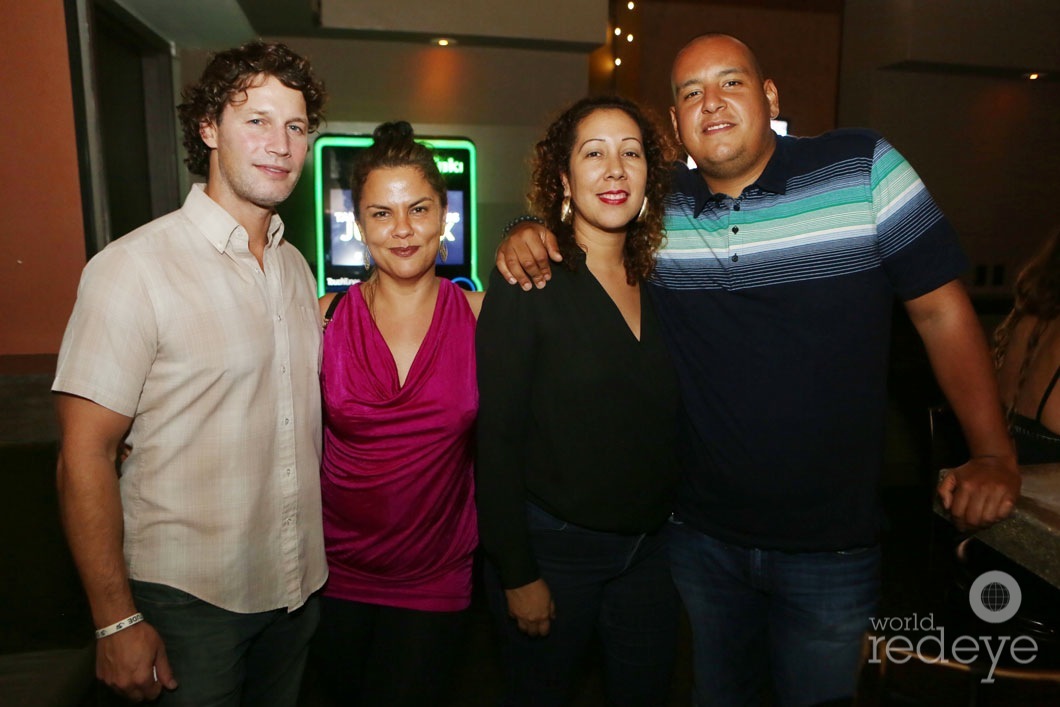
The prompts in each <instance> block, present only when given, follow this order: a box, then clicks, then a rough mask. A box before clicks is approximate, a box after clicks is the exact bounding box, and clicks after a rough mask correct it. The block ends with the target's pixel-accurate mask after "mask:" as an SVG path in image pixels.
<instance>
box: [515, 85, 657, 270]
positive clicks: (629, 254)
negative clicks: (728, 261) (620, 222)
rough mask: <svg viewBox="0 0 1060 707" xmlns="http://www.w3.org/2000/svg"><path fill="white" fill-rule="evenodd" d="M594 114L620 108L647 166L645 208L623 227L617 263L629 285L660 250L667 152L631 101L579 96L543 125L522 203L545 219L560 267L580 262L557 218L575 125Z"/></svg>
mask: <svg viewBox="0 0 1060 707" xmlns="http://www.w3.org/2000/svg"><path fill="white" fill-rule="evenodd" d="M598 110H620V111H622V112H623V113H625V114H626V115H628V116H629V117H630V118H631V119H632V120H633V122H635V123H636V124H637V127H639V128H640V132H641V137H642V139H643V145H644V158H645V163H646V165H647V168H648V169H647V172H648V174H647V177H648V179H647V185H646V186H645V196H646V197H647V199H648V206H647V209H646V210H645V212H644V216H643V217H641V218H640V219H634V220H633V221H631V222H630V223H629V226H628V231H627V234H626V243H625V247H624V249H623V254H622V260H623V263H624V265H625V266H626V280H627V281H628V282H629V284H631V285H633V284H636V283H637V282H639V281H641V280H645V279H647V278H648V277H649V276H650V275H651V273H652V271H653V270H654V269H655V255H656V253H657V252H658V251H659V248H661V247H662V244H663V240H664V235H663V200H664V199H665V198H666V194H667V192H668V191H669V188H670V180H669V175H670V165H669V163H670V161H671V160H672V159H673V154H674V152H673V148H672V145H671V143H670V141H669V138H668V136H667V135H668V134H667V133H665V132H664V131H662V130H660V129H659V126H658V123H657V121H656V120H655V118H654V117H653V116H651V115H650V114H648V113H647V112H646V111H645V110H644V109H643V108H641V107H640V106H638V105H637V104H636V103H634V102H632V101H630V100H628V99H625V98H622V97H620V96H594V97H591V98H583V99H581V100H580V101H578V102H576V103H574V104H573V105H571V106H570V107H569V108H567V109H566V110H565V111H563V113H562V114H561V115H560V116H559V117H558V118H557V119H556V120H555V121H553V123H552V124H551V125H550V126H548V131H547V132H546V133H545V137H544V139H542V140H541V141H540V142H538V143H537V146H536V147H535V154H534V161H533V176H532V178H531V184H530V193H529V195H528V196H527V199H528V200H529V203H530V211H531V212H532V213H533V214H534V215H535V216H538V217H540V218H541V219H543V220H544V221H545V225H546V226H547V227H548V229H549V230H550V231H552V233H554V234H555V235H556V240H557V241H558V243H559V250H560V252H561V253H562V254H563V263H564V264H565V265H566V266H567V267H568V268H571V269H575V268H576V267H577V265H578V263H580V262H583V261H584V257H585V253H584V251H583V250H582V249H581V248H580V247H579V246H578V244H577V243H576V242H575V240H574V228H573V227H572V225H571V224H569V223H564V222H563V219H562V218H561V214H560V211H561V208H562V204H563V182H562V180H561V178H562V177H563V175H567V174H569V172H570V160H571V153H572V152H573V151H574V141H575V139H576V137H577V133H578V126H579V125H580V124H581V122H582V121H583V120H585V119H586V118H587V117H589V116H590V115H591V114H592V113H595V112H596V111H598Z"/></svg>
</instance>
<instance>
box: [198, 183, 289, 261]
mask: <svg viewBox="0 0 1060 707" xmlns="http://www.w3.org/2000/svg"><path fill="white" fill-rule="evenodd" d="M181 211H182V212H183V213H184V215H185V216H186V217H187V219H188V220H189V221H191V223H192V224H193V225H194V226H195V227H196V229H198V231H199V233H201V234H202V235H203V237H204V238H205V239H206V240H208V241H209V242H210V244H211V245H212V246H213V247H214V248H216V249H217V252H218V253H223V252H225V250H227V248H228V246H229V243H230V242H231V241H232V237H233V236H235V235H237V234H239V235H242V237H243V238H244V239H245V238H246V237H247V235H246V229H245V228H243V227H242V226H240V225H239V222H238V221H236V220H235V219H234V218H233V217H232V214H230V213H228V212H227V211H225V209H224V207H222V206H221V205H220V204H218V203H217V202H216V201H214V200H213V199H211V198H210V197H208V196H207V195H206V185H205V184H201V183H199V184H193V185H191V191H190V192H188V197H187V198H186V199H185V200H184V206H182V207H181ZM282 238H283V219H281V218H280V216H279V214H276V213H274V214H273V215H272V218H271V220H270V221H269V236H268V242H267V243H266V244H265V247H266V248H273V247H276V246H278V245H279V244H280V241H281V239H282Z"/></svg>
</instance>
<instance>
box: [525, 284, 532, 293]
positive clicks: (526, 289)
mask: <svg viewBox="0 0 1060 707" xmlns="http://www.w3.org/2000/svg"><path fill="white" fill-rule="evenodd" d="M530 289H531V286H530V283H529V282H527V283H525V284H524V285H523V292H529V291H530Z"/></svg>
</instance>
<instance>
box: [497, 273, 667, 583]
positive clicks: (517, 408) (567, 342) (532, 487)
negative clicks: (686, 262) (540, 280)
mask: <svg viewBox="0 0 1060 707" xmlns="http://www.w3.org/2000/svg"><path fill="white" fill-rule="evenodd" d="M649 289H650V288H648V287H645V286H642V287H641V290H640V291H641V338H640V341H638V340H637V339H636V337H634V336H633V333H632V332H631V331H630V329H629V327H628V326H627V324H626V322H625V320H624V319H623V317H622V313H621V312H620V311H619V309H618V307H617V306H616V305H615V303H614V302H613V301H612V300H611V298H610V296H609V295H608V294H607V292H606V291H605V290H604V288H603V286H602V285H600V283H599V282H598V281H597V280H596V278H595V277H594V276H593V275H592V273H591V272H590V271H589V269H588V268H587V267H586V266H585V265H584V263H582V264H581V265H580V266H579V268H578V269H577V271H574V272H572V271H570V270H568V269H567V268H566V267H565V266H562V265H561V266H554V267H553V268H552V280H551V281H550V282H549V284H548V286H546V287H545V288H544V289H541V290H536V289H535V290H531V291H530V292H524V291H523V290H521V289H520V288H519V287H514V286H512V285H509V284H508V283H507V282H505V281H504V279H503V278H502V277H501V276H500V275H499V273H498V272H497V271H496V270H494V271H493V273H492V275H491V276H490V285H489V289H488V291H487V295H486V298H485V301H484V303H483V306H482V313H481V315H480V317H479V320H478V329H477V334H476V358H477V366H478V385H479V416H478V434H477V437H478V458H477V462H476V497H477V502H478V517H479V533H480V537H481V541H482V544H483V546H484V547H485V550H486V552H487V554H488V555H489V556H490V559H491V560H492V561H493V562H494V563H495V564H496V566H497V567H498V569H499V570H500V574H501V582H502V584H503V585H504V586H505V587H506V588H513V587H520V586H523V585H525V584H528V583H529V582H532V581H534V580H536V579H538V578H539V577H540V573H539V572H538V568H537V563H536V562H535V560H534V557H533V553H532V550H531V547H530V542H529V538H528V532H527V525H526V503H527V501H529V502H531V503H533V504H535V505H537V506H539V507H541V508H542V509H544V510H545V511H547V512H548V513H551V514H552V515H555V516H557V517H559V518H562V519H563V520H566V521H568V522H570V523H574V524H576V525H579V526H583V527H586V528H591V529H594V530H601V531H607V532H613V533H620V534H630V535H633V534H638V533H643V532H649V531H651V530H654V529H656V528H658V527H659V526H661V525H662V523H664V522H665V521H666V519H667V518H668V516H669V514H670V510H671V508H670V506H671V503H670V500H671V492H672V490H673V486H674V484H675V482H676V478H677V463H676V450H675V446H676V440H677V427H678V414H679V411H680V405H681V403H680V393H679V390H678V383H677V378H676V374H675V373H674V370H673V367H672V364H671V362H670V357H669V354H668V352H667V350H666V348H665V345H664V343H663V341H662V336H661V333H660V331H659V324H658V322H657V320H656V317H655V310H654V308H653V305H652V301H651V295H650V293H649Z"/></svg>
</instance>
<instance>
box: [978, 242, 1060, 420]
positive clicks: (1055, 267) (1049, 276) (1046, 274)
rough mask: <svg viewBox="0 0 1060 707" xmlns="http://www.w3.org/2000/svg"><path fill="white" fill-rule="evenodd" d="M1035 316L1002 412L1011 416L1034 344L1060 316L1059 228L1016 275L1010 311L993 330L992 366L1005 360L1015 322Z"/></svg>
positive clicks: (1028, 370) (1029, 364) (1032, 357)
mask: <svg viewBox="0 0 1060 707" xmlns="http://www.w3.org/2000/svg"><path fill="white" fill-rule="evenodd" d="M1026 316H1032V317H1035V318H1036V319H1037V320H1038V321H1037V322H1035V324H1034V328H1033V329H1032V330H1031V333H1030V335H1029V336H1028V337H1027V350H1026V353H1025V354H1024V356H1023V361H1021V362H1020V368H1019V373H1018V377H1017V382H1016V393H1015V395H1014V396H1013V400H1012V401H1011V403H1010V404H1009V405H1008V406H1007V408H1006V411H1007V413H1008V415H1009V416H1011V415H1012V413H1013V411H1014V410H1015V407H1016V402H1017V401H1018V400H1019V394H1020V391H1021V390H1022V389H1023V384H1024V383H1025V382H1026V380H1027V374H1028V373H1029V372H1030V368H1031V364H1032V363H1033V362H1034V356H1035V354H1036V353H1037V352H1038V344H1039V342H1040V341H1041V337H1042V334H1044V333H1045V329H1046V327H1048V326H1049V324H1050V323H1052V321H1053V320H1054V319H1056V318H1057V317H1058V316H1060V229H1058V230H1056V231H1053V233H1052V234H1051V235H1050V236H1049V238H1048V240H1046V242H1045V245H1044V246H1043V247H1042V249H1041V250H1040V251H1038V253H1037V254H1035V256H1034V257H1033V258H1031V260H1030V262H1029V263H1027V266H1026V267H1024V268H1023V270H1022V271H1021V272H1020V274H1019V276H1017V277H1016V286H1015V302H1014V303H1013V306H1012V311H1011V312H1009V314H1008V316H1007V317H1005V320H1004V321H1003V322H1001V324H1000V325H999V326H998V327H997V329H995V330H994V365H995V366H996V367H997V369H998V370H1000V369H1001V366H1002V364H1004V362H1005V355H1006V354H1007V353H1008V346H1009V342H1010V341H1011V338H1012V332H1013V331H1015V329H1016V325H1018V324H1019V323H1020V321H1021V320H1022V319H1023V318H1024V317H1026Z"/></svg>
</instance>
